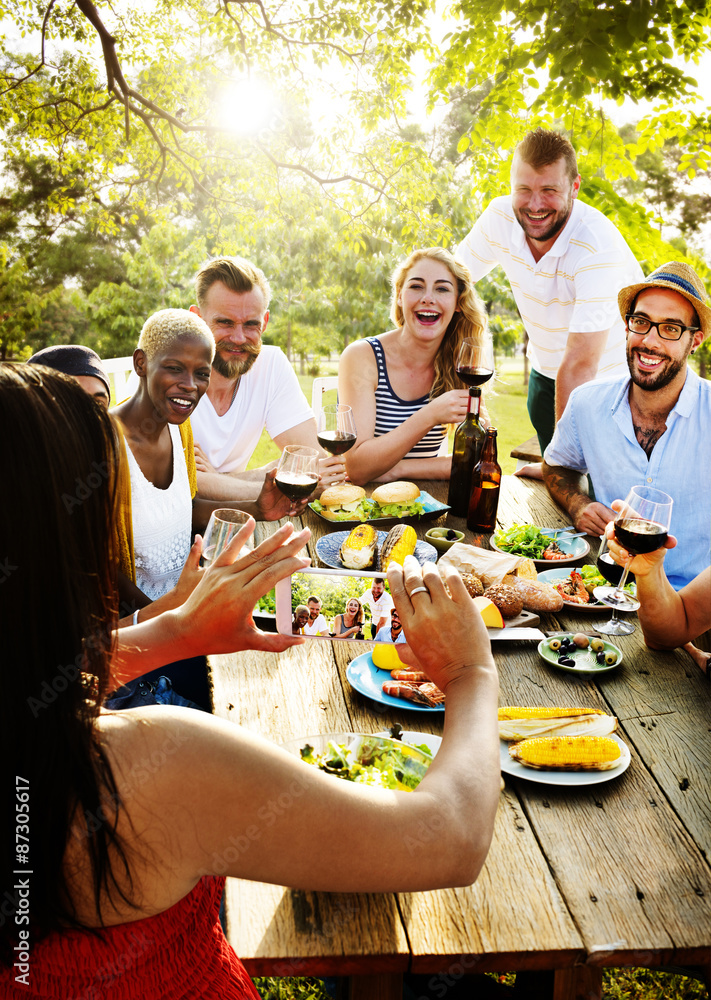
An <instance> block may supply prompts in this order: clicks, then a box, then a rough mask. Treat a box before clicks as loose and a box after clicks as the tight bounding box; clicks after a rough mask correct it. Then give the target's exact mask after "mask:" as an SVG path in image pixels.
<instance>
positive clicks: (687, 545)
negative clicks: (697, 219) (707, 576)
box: [543, 262, 711, 590]
mask: <svg viewBox="0 0 711 1000" xmlns="http://www.w3.org/2000/svg"><path fill="white" fill-rule="evenodd" d="M618 300H619V310H620V314H621V316H622V318H623V319H624V322H625V330H626V335H627V348H626V355H627V367H628V369H629V372H628V375H627V377H626V378H622V379H608V380H600V381H596V382H590V383H588V384H587V385H582V386H579V387H578V388H577V389H575V390H574V391H573V392H572V393H571V396H570V399H569V401H568V405H567V407H566V408H565V412H564V414H563V417H562V418H561V420H560V421H559V422H558V425H557V427H556V430H555V434H554V436H553V440H552V441H551V443H550V445H549V446H548V448H546V451H545V455H544V463H543V480H544V482H545V484H546V486H547V487H548V491H549V493H550V494H551V496H552V497H553V499H554V500H555V501H556V502H557V503H558V504H560V506H561V507H563V508H565V510H566V511H567V513H568V514H569V515H570V517H571V518H572V520H573V522H574V524H575V527H576V528H577V530H578V531H585V532H587V533H588V534H591V535H602V534H603V532H604V531H605V527H606V525H607V524H608V523H609V522H610V521H612V520H614V518H615V517H616V516H617V515H616V514H615V511H614V510H613V509H612V507H611V505H612V502H613V500H622V499H624V498H625V497H626V496H627V494H628V492H629V490H630V489H631V487H632V486H635V485H646V486H651V487H654V488H655V489H659V490H662V491H663V492H664V493H668V494H669V496H671V497H672V499H673V500H674V507H673V510H672V523H671V533H672V534H673V535H674V537H675V538H676V539H677V543H678V544H677V547H676V548H673V549H670V550H669V551H668V552H667V554H666V561H665V569H666V573H667V577H668V579H669V582H670V583H671V585H672V587H673V588H674V589H675V590H678V589H679V588H680V587H684V586H685V585H687V584H688V583H690V582H691V580H693V579H694V577H696V576H697V575H698V574H699V573H701V572H702V571H704V570H706V569H707V568H708V566H709V563H711V448H709V427H710V426H711V382H709V381H708V379H702V378H699V376H698V375H696V374H695V372H693V371H692V370H691V368H690V367H689V365H688V364H687V359H688V357H689V355H690V354H693V353H694V351H695V350H696V348H697V347H698V346H699V344H700V343H701V341H702V340H703V339H704V337H706V336H707V335H708V334H709V332H711V308H709V303H708V298H707V295H706V290H705V288H704V286H703V283H702V281H701V279H700V278H699V276H698V274H697V273H696V271H694V269H693V268H692V267H689V265H688V264H684V263H677V262H670V263H668V264H663V265H662V266H661V267H658V268H657V269H656V271H654V272H653V273H652V274H650V276H649V277H648V278H646V279H645V280H643V281H641V282H637V283H635V284H634V285H630V286H629V287H627V288H623V289H622V290H621V291H620V293H619V296H618ZM585 472H587V473H588V475H589V476H590V479H591V480H592V484H593V487H594V489H595V500H592V499H591V497H590V496H589V495H588V494H587V492H586V490H585V486H584V481H583V480H581V474H582V473H585Z"/></svg>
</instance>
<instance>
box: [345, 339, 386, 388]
mask: <svg viewBox="0 0 711 1000" xmlns="http://www.w3.org/2000/svg"><path fill="white" fill-rule="evenodd" d="M338 375H339V378H341V379H346V380H347V381H353V382H358V383H363V382H367V383H372V384H373V385H375V384H376V383H377V379H378V366H377V363H376V361H375V354H374V353H373V348H372V347H371V346H370V344H369V343H367V341H365V340H354V341H353V343H352V344H349V345H348V347H346V349H345V350H344V352H343V354H341V357H340V360H339V362H338Z"/></svg>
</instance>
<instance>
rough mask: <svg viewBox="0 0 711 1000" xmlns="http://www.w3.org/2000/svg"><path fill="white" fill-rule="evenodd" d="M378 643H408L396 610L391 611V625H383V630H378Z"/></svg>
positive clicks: (376, 638) (376, 639)
mask: <svg viewBox="0 0 711 1000" xmlns="http://www.w3.org/2000/svg"><path fill="white" fill-rule="evenodd" d="M375 641H376V642H406V641H407V640H406V639H405V633H404V632H403V630H402V624H401V622H400V615H399V614H398V613H397V611H396V610H395V608H392V609H391V611H390V625H389V626H388V625H383V627H382V628H381V629H379V630H378V634H377V635H376V637H375Z"/></svg>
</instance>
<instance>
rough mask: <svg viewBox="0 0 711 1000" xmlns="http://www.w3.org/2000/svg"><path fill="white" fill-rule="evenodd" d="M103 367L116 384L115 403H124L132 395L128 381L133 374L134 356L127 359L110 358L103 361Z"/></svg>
mask: <svg viewBox="0 0 711 1000" xmlns="http://www.w3.org/2000/svg"><path fill="white" fill-rule="evenodd" d="M103 365H104V368H105V369H106V371H107V373H108V374H109V375H110V376H111V380H112V381H113V384H114V399H113V402H114V403H121V402H123V400H124V399H126V398H127V397H128V396H129V395H130V390H129V388H128V379H129V376H130V375H131V374H132V372H133V355H132V354H131V355H129V356H128V357H127V358H108V359H107V360H105V361H103Z"/></svg>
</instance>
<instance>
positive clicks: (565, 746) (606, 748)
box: [509, 736, 622, 771]
mask: <svg viewBox="0 0 711 1000" xmlns="http://www.w3.org/2000/svg"><path fill="white" fill-rule="evenodd" d="M509 754H510V756H511V758H512V760H516V761H518V762H519V763H520V764H523V765H525V766H526V767H533V768H537V769H538V770H545V771H609V770H611V769H612V768H614V767H617V766H618V765H619V764H620V763H621V761H622V751H621V750H620V747H619V744H618V743H616V742H615V740H611V739H610V738H609V737H606V736H566V737H563V736H548V737H539V738H537V739H532V740H523V741H522V742H521V743H514V745H513V746H510V747H509Z"/></svg>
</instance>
